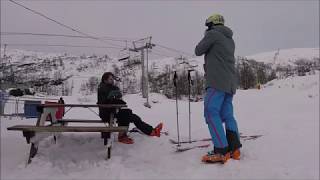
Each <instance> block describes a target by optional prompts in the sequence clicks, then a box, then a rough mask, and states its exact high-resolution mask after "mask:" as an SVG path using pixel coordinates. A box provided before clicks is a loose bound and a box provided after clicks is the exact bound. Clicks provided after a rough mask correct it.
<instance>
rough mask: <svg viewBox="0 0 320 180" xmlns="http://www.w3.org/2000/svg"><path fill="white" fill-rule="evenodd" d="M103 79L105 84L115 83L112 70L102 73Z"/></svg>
mask: <svg viewBox="0 0 320 180" xmlns="http://www.w3.org/2000/svg"><path fill="white" fill-rule="evenodd" d="M101 81H102V82H103V83H105V84H114V75H113V74H112V72H105V73H104V74H103V75H102V78H101Z"/></svg>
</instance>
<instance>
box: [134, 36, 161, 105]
mask: <svg viewBox="0 0 320 180" xmlns="http://www.w3.org/2000/svg"><path fill="white" fill-rule="evenodd" d="M151 39H152V36H150V37H147V38H143V39H139V40H136V41H133V42H132V43H133V49H129V50H130V51H133V52H139V51H141V71H142V76H141V89H142V97H143V98H147V102H146V103H145V104H144V105H145V106H146V107H149V108H151V106H150V104H149V94H148V92H149V83H148V82H149V77H148V50H149V49H152V47H154V46H155V44H152V43H151ZM138 45H140V46H138ZM145 49H146V50H147V51H146V53H147V57H146V62H145V61H144V50H145ZM145 63H146V66H145ZM145 67H146V68H145Z"/></svg>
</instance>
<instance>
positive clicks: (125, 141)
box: [118, 134, 134, 144]
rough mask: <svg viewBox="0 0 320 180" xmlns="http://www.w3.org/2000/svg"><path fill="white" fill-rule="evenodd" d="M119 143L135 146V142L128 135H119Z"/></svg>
mask: <svg viewBox="0 0 320 180" xmlns="http://www.w3.org/2000/svg"><path fill="white" fill-rule="evenodd" d="M118 141H119V142H120V143H123V144H133V143H134V141H133V139H131V138H130V137H129V136H128V135H126V134H124V135H118Z"/></svg>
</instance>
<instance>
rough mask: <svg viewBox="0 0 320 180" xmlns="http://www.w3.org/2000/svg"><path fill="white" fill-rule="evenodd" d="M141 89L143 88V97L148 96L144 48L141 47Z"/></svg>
mask: <svg viewBox="0 0 320 180" xmlns="http://www.w3.org/2000/svg"><path fill="white" fill-rule="evenodd" d="M141 72H142V76H141V89H142V97H143V98H145V97H146V91H145V77H144V76H145V72H144V49H141Z"/></svg>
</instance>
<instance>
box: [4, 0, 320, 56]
mask: <svg viewBox="0 0 320 180" xmlns="http://www.w3.org/2000/svg"><path fill="white" fill-rule="evenodd" d="M17 2H18V3H20V4H23V5H24V6H27V7H29V8H31V9H33V10H36V11H38V12H41V13H43V14H45V15H46V16H48V17H50V18H52V19H55V20H57V21H59V22H61V23H63V24H65V25H68V26H70V27H73V28H74V29H77V30H79V31H81V32H84V33H87V34H90V35H92V36H97V37H105V36H107V37H113V38H121V39H122V38H128V39H129V40H132V39H140V38H143V37H147V36H152V42H153V43H157V44H160V45H164V46H167V47H170V48H174V49H177V50H181V51H183V52H186V53H188V54H194V47H195V45H196V44H197V43H198V42H199V40H200V39H201V38H202V37H203V32H204V30H205V26H204V22H205V19H206V18H207V17H208V16H210V15H211V14H213V13H221V14H222V15H223V16H224V17H225V21H226V23H225V24H226V25H227V26H229V27H230V28H231V29H232V30H233V32H234V40H235V42H236V55H252V54H256V53H259V52H266V51H273V50H276V49H278V48H280V49H286V48H302V47H319V1H318V0H314V1H313V0H301V1H299V0H295V1H290V0H272V1H271V0H270V1H265V0H263V1H261V0H256V1H255V0H251V1H240V0H237V1H196V0H195V1H134V0H132V1H107V0H104V1H103V0H100V1H99V0H91V1H90V0H87V1H84V0H82V1H81V0H68V1H63V0H45V1H41V0H39V1H36V0H32V1H30V0H24V1H22V0H20V1H17ZM1 32H31V33H48V34H68V35H80V34H78V33H76V32H73V31H71V30H69V29H67V28H65V27H62V26H59V25H58V24H56V23H54V22H52V21H49V20H47V19H45V18H43V17H41V16H39V15H37V14H34V13H32V12H30V11H28V10H26V9H23V8H22V7H20V6H17V5H16V4H14V3H12V2H10V1H8V0H1ZM105 41H106V40H105ZM5 43H8V44H26V43H28V44H69V45H90V46H107V47H109V46H115V45H114V44H117V45H119V46H121V47H125V43H124V42H117V41H106V42H101V41H97V40H92V39H75V38H65V37H64V38H62V37H43V36H17V35H14V36H13V35H10V36H9V35H1V47H2V48H3V44H5ZM129 45H130V46H131V44H128V46H129ZM8 48H19V49H28V50H38V51H45V52H68V53H71V54H83V53H86V54H92V53H97V54H106V53H107V54H111V55H112V56H117V55H119V49H101V48H100V49H98V48H70V47H64V48H61V47H60V48H57V47H33V46H22V47H13V46H10V45H9V46H8ZM154 52H157V53H158V54H161V55H164V56H172V55H176V56H177V55H178V54H177V53H174V52H170V51H168V50H166V49H163V48H161V47H159V46H158V47H157V46H156V48H155V49H154Z"/></svg>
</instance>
